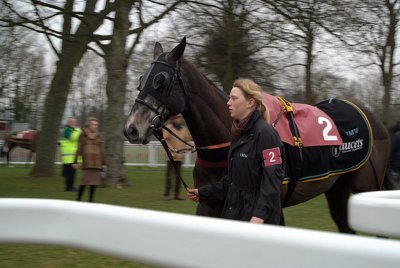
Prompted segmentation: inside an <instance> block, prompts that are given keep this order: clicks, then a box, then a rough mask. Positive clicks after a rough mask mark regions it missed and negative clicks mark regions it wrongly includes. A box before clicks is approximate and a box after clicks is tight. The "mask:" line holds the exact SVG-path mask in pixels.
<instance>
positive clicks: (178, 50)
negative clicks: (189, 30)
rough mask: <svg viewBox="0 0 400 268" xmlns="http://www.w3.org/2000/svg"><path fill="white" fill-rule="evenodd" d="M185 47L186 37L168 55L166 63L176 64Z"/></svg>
mask: <svg viewBox="0 0 400 268" xmlns="http://www.w3.org/2000/svg"><path fill="white" fill-rule="evenodd" d="M185 47H186V36H185V37H183V38H182V41H181V42H180V43H179V45H177V46H176V47H175V48H174V49H173V50H172V51H171V52H170V53H168V61H171V62H176V61H177V60H179V59H180V58H181V57H182V55H183V52H184V51H185Z"/></svg>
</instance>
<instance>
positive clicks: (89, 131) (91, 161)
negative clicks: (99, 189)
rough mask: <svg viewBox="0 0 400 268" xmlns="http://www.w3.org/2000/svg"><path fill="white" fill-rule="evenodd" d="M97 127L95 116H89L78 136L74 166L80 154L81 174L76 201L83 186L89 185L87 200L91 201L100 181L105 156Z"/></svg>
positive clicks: (80, 194)
mask: <svg viewBox="0 0 400 268" xmlns="http://www.w3.org/2000/svg"><path fill="white" fill-rule="evenodd" d="M98 127H99V122H98V120H97V118H94V117H89V118H88V120H87V122H86V128H85V129H84V130H83V131H82V133H81V135H80V137H79V142H78V150H77V152H76V155H75V167H76V168H77V167H78V165H77V159H78V156H82V173H83V176H82V181H81V185H80V187H79V191H78V196H77V200H78V201H81V198H82V194H83V192H84V191H85V186H86V185H89V186H90V188H89V194H90V195H89V202H93V197H94V192H95V190H96V186H97V185H99V184H100V183H101V171H102V170H103V168H104V166H105V158H104V149H103V143H102V141H101V137H100V133H99V131H98Z"/></svg>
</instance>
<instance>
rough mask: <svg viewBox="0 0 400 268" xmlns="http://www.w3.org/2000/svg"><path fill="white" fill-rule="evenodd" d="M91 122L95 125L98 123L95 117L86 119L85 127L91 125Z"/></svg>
mask: <svg viewBox="0 0 400 268" xmlns="http://www.w3.org/2000/svg"><path fill="white" fill-rule="evenodd" d="M93 121H95V122H97V123H98V122H99V120H98V119H97V118H96V117H88V119H86V123H85V126H86V127H89V125H90V123H92V122H93Z"/></svg>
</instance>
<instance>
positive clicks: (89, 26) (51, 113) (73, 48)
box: [31, 0, 114, 177]
mask: <svg viewBox="0 0 400 268" xmlns="http://www.w3.org/2000/svg"><path fill="white" fill-rule="evenodd" d="M73 2H74V1H72V0H68V1H66V2H65V10H66V13H65V15H64V24H63V37H64V39H63V41H62V48H61V53H60V54H59V55H58V56H59V61H58V62H57V66H56V72H55V75H54V77H53V80H52V82H51V86H50V91H49V93H48V95H47V97H46V101H45V106H44V113H43V116H42V118H43V123H42V129H41V135H40V138H39V142H38V148H37V156H36V163H35V166H34V167H33V169H32V171H31V175H32V176H35V177H43V176H44V177H49V176H53V175H54V173H55V168H54V167H55V165H54V162H55V157H56V155H55V154H56V149H57V142H58V139H59V138H60V137H59V136H60V133H59V128H60V122H61V119H62V115H63V113H64V109H65V105H66V102H67V97H68V94H69V90H70V85H71V80H72V75H73V72H74V68H75V67H76V66H77V65H78V63H79V61H80V60H81V58H82V56H83V54H84V53H85V51H86V50H87V44H89V42H91V41H92V39H91V37H92V34H93V32H95V31H96V29H97V28H98V27H99V26H100V25H101V24H102V23H103V20H104V15H107V14H108V13H110V12H111V11H112V10H113V5H114V4H113V3H109V2H107V4H106V6H105V7H104V9H103V10H102V11H101V12H99V13H98V14H99V15H98V16H94V15H93V14H97V13H94V10H95V8H96V4H97V0H88V1H86V6H85V13H86V14H88V15H85V16H84V17H83V18H82V21H83V22H82V23H81V24H80V25H79V27H78V29H77V30H76V34H75V35H74V34H71V13H72V9H73Z"/></svg>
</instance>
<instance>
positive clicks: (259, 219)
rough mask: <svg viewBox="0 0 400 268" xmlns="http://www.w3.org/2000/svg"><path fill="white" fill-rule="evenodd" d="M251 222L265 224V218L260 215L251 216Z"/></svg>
mask: <svg viewBox="0 0 400 268" xmlns="http://www.w3.org/2000/svg"><path fill="white" fill-rule="evenodd" d="M250 223H254V224H263V223H264V220H263V219H261V218H258V217H251V219H250Z"/></svg>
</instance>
